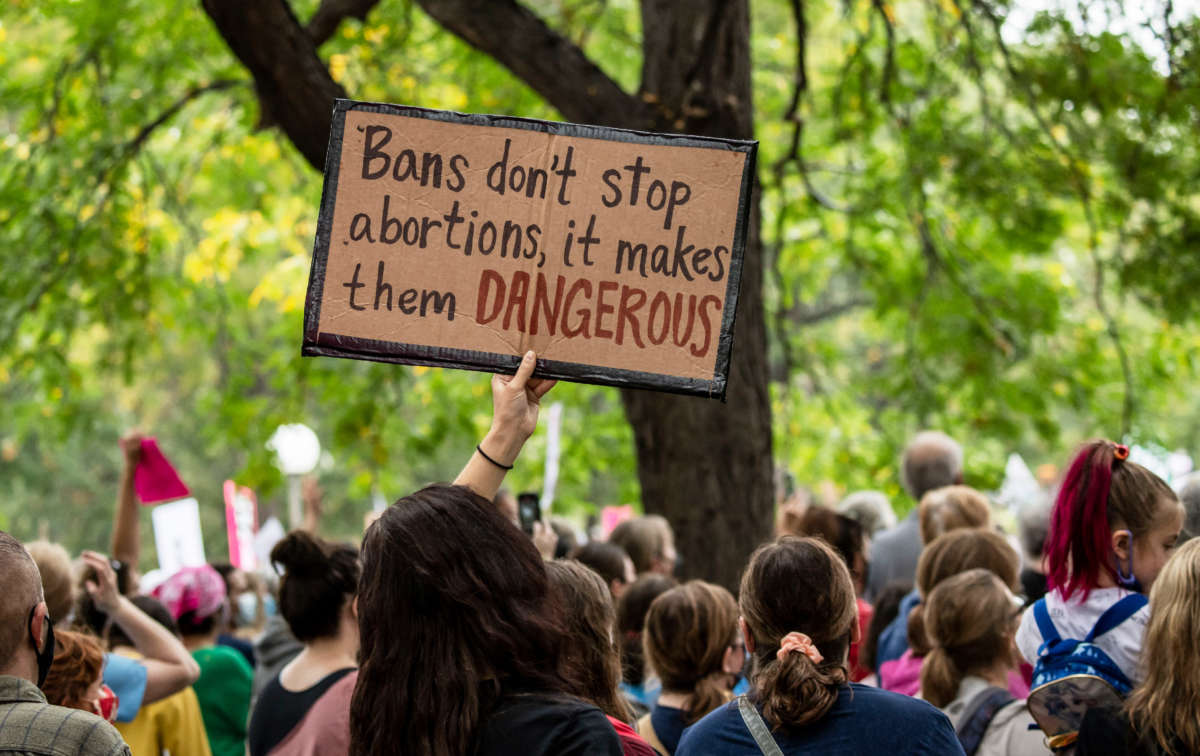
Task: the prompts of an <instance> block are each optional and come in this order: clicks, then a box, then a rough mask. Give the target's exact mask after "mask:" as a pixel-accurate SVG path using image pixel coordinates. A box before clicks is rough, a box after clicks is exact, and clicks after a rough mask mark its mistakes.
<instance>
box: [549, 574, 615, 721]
mask: <svg viewBox="0 0 1200 756" xmlns="http://www.w3.org/2000/svg"><path fill="white" fill-rule="evenodd" d="M546 575H547V577H549V578H550V591H551V593H553V594H554V596H555V597H556V599H557V600H558V603H559V604H560V605H561V606H562V609H563V616H564V617H565V619H566V622H567V640H566V646H565V647H564V651H565V653H564V654H563V655H562V665H563V667H564V669H563V677H565V678H567V679H568V680H577V681H578V682H579V683H580V686H579V687H578V688H576V689H575V690H574V691H572V692H573V693H575V695H577V696H579V697H580V698H583V699H585V700H588V701H591V702H592V703H594V704H596V706H598V707H599V708H600V710H601V711H603V712H604V713H605V714H607V715H609V716H610V717H613V718H614V719H619V720H621V721H622V722H630V721H631V717H630V712H629V706H628V705H626V703H625V697H624V696H622V695H621V687H620V686H621V660H620V652H619V651H618V649H617V646H616V644H615V643H614V642H613V631H614V628H615V627H616V620H617V615H616V612H615V611H614V610H613V604H612V596H611V595H610V594H609V592H608V586H607V585H605V584H604V578H602V577H600V576H599V575H597V574H596V573H595V572H594V571H592V570H591V569H590V568H588V567H585V566H584V565H583V564H582V563H580V562H577V561H576V560H574V559H564V560H557V561H554V562H547V563H546Z"/></svg>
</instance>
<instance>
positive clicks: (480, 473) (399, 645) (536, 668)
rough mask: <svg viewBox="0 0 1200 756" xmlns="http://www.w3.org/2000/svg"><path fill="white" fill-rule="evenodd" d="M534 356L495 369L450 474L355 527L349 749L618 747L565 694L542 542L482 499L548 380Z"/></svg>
mask: <svg viewBox="0 0 1200 756" xmlns="http://www.w3.org/2000/svg"><path fill="white" fill-rule="evenodd" d="M535 364H536V358H535V356H534V354H533V353H532V352H529V353H527V354H526V355H525V357H524V359H523V360H522V361H521V365H520V367H519V369H518V370H517V373H516V375H515V376H512V377H502V376H499V375H497V376H493V377H492V402H493V419H492V427H491V430H489V431H488V433H487V435H486V436H484V438H483V440H482V441H481V442H480V443H479V445H478V446H477V447H476V450H475V453H474V454H473V455H472V457H471V459H470V460H469V461H468V463H467V466H466V467H465V468H464V469H463V471H462V473H460V474H459V477H458V479H457V480H456V483H457V484H458V485H453V486H446V485H434V486H429V487H427V488H424V489H422V490H420V491H417V492H416V493H413V494H410V495H408V496H405V497H403V498H401V499H400V500H399V501H397V502H396V503H395V504H393V505H392V506H391V507H389V508H388V509H387V510H385V511H384V512H383V513H382V515H380V517H379V519H378V520H376V521H375V522H374V523H373V524H372V525H371V526H370V527H369V528H368V529H367V532H366V535H365V536H364V537H363V542H362V549H361V552H360V553H361V559H362V577H361V579H360V582H359V591H358V626H359V640H360V655H359V663H360V666H359V674H358V684H357V686H356V687H355V690H354V696H353V698H352V700H351V705H350V752H351V753H354V754H359V755H363V756H383V755H386V754H422V755H423V756H464V755H465V754H471V755H472V756H495V755H498V754H510V753H517V754H522V756H538V755H539V754H546V755H547V756H549V755H550V754H554V755H556V756H557V755H559V754H561V755H563V756H571V755H574V754H579V755H580V756H583V755H584V754H587V755H588V756H590V755H591V754H599V755H603V754H607V755H608V756H620V755H621V745H620V741H619V740H618V739H617V735H616V733H615V732H614V731H613V728H612V726H611V725H610V724H609V722H608V720H607V719H606V718H605V716H604V714H603V713H602V712H601V711H600V710H599V709H598V708H596V707H595V706H594V705H592V704H588V703H585V702H583V701H580V700H579V699H577V698H574V697H572V696H571V695H570V691H572V690H573V689H574V688H575V685H574V683H573V681H570V680H567V679H565V678H564V677H563V674H562V671H561V670H562V665H561V658H562V654H563V651H564V644H565V640H566V639H565V636H566V632H567V630H566V626H565V622H564V620H563V617H562V613H561V611H560V609H559V606H558V602H557V601H555V600H554V597H553V596H552V594H551V592H550V586H549V580H548V578H547V576H546V568H545V565H544V564H543V562H542V557H541V555H540V554H539V553H538V551H537V549H536V548H535V547H534V545H533V542H532V541H531V540H530V539H529V537H528V536H526V535H525V534H524V533H523V532H521V530H520V528H518V527H517V526H515V525H513V524H512V523H511V522H510V521H509V520H507V519H506V518H505V517H504V516H503V515H502V514H501V513H500V512H499V511H498V509H497V508H496V506H495V505H493V504H492V497H493V496H495V494H496V491H497V490H498V489H499V487H500V484H501V482H502V481H503V479H504V475H505V472H506V471H507V470H508V469H510V468H511V467H512V465H513V464H514V462H515V461H516V459H517V455H518V454H519V452H520V450H521V447H522V446H523V445H524V443H525V441H526V440H527V439H528V438H529V436H530V435H531V434H532V433H533V431H534V429H535V427H536V426H537V416H538V405H539V401H540V399H541V397H542V396H543V395H544V394H545V393H546V391H547V390H549V388H550V387H551V386H552V385H553V382H552V381H546V380H533V379H531V378H532V375H533V369H534V366H535Z"/></svg>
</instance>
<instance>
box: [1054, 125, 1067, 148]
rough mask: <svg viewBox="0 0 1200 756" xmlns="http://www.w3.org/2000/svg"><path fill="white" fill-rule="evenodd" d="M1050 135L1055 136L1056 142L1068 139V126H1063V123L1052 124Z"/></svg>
mask: <svg viewBox="0 0 1200 756" xmlns="http://www.w3.org/2000/svg"><path fill="white" fill-rule="evenodd" d="M1050 136H1052V137H1054V141H1056V142H1060V143H1061V142H1065V141H1067V127H1066V126H1063V125H1062V124H1061V123H1058V124H1055V125H1054V126H1051V127H1050Z"/></svg>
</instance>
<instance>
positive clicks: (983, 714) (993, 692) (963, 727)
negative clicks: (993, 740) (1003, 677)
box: [954, 685, 1016, 756]
mask: <svg viewBox="0 0 1200 756" xmlns="http://www.w3.org/2000/svg"><path fill="white" fill-rule="evenodd" d="M1014 700H1016V699H1015V698H1013V695H1012V693H1009V692H1008V691H1007V690H1005V689H1004V688H1000V687H996V686H994V685H993V686H991V687H989V688H987V689H986V690H984V691H983V692H981V693H979V694H977V695H976V696H975V697H974V698H972V699H971V701H970V703H969V704H968V705H967V710H966V711H965V712H963V716H962V718H961V719H959V720H958V727H956V728H955V730H954V734H955V735H957V736H958V742H959V743H961V744H962V747H963V751H965V752H966V754H967V756H975V752H976V751H978V750H979V744H980V743H982V742H983V734H984V733H985V732H987V728H988V725H990V724H991V723H992V718H993V717H995V716H996V712H998V711H1000V709H1002V708H1004V707H1005V706H1007V705H1008V704H1010V703H1011V702H1013V701H1014Z"/></svg>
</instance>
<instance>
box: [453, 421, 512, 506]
mask: <svg viewBox="0 0 1200 756" xmlns="http://www.w3.org/2000/svg"><path fill="white" fill-rule="evenodd" d="M524 445H525V439H524V438H520V437H519V434H514V433H512V432H505V431H504V430H502V429H496V428H492V429H491V430H489V431H488V433H487V435H486V436H484V437H483V440H482V441H480V442H479V448H481V449H483V451H484V452H486V453H487V456H488V457H491V458H492V459H493V460H495V461H496V462H499V463H500V464H502V465H511V464H513V462H515V461H516V459H517V455H518V454H520V452H521V447H522V446H524ZM507 473H508V471H507V470H505V469H504V468H503V467H500V466H499V465H496V464H493V463H492V462H490V461H488V460H487V459H486V458H485V457H484V456H483V455H482V454H480V453H479V452H478V451H475V452H473V453H472V454H471V458H470V459H469V460H467V466H466V467H464V468H463V470H462V472H460V473H459V474H458V477H457V478H455V480H454V484H455V485H456V486H466V487H467V488H470V489H471V490H472V491H474V492H475V493H477V494H479V495H480V496H482V497H483V498H485V499H488V500H491V499H493V498H495V496H496V492H497V491H499V490H500V484H501V483H503V482H504V476H505V475H506V474H507Z"/></svg>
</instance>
